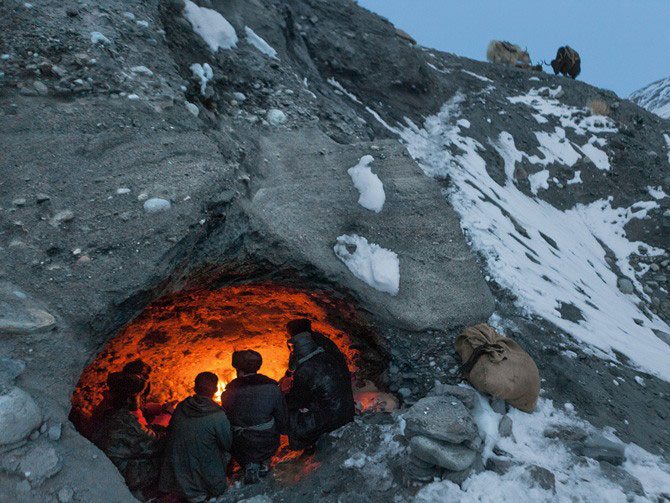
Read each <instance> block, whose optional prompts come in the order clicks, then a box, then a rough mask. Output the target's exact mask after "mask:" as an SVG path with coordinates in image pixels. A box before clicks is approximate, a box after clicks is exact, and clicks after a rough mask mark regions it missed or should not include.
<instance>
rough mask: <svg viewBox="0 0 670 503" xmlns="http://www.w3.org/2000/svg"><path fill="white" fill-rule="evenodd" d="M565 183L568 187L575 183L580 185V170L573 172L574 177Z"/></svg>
mask: <svg viewBox="0 0 670 503" xmlns="http://www.w3.org/2000/svg"><path fill="white" fill-rule="evenodd" d="M565 183H567V184H568V185H574V184H576V183H582V172H581V171H580V170H577V171H575V175H574V176H573V177H572V178H570V180H568V181H567V182H565Z"/></svg>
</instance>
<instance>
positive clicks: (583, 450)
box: [577, 435, 626, 466]
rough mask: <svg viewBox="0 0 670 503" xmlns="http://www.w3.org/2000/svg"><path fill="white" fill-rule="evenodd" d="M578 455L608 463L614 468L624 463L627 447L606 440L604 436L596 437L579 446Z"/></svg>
mask: <svg viewBox="0 0 670 503" xmlns="http://www.w3.org/2000/svg"><path fill="white" fill-rule="evenodd" d="M577 453H578V454H580V455H582V456H586V457H587V458H591V459H595V460H596V461H606V462H608V463H610V464H612V465H614V466H618V465H620V464H621V463H623V462H624V459H625V453H626V447H625V446H624V445H623V444H618V443H615V442H612V441H611V440H608V439H606V438H605V437H603V436H602V435H595V436H592V437H589V438H587V439H586V440H584V442H583V444H582V445H579V446H577Z"/></svg>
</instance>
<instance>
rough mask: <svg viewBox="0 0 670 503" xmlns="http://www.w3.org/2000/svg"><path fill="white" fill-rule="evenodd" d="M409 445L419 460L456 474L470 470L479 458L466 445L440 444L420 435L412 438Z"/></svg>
mask: <svg viewBox="0 0 670 503" xmlns="http://www.w3.org/2000/svg"><path fill="white" fill-rule="evenodd" d="M409 445H410V449H411V451H412V454H413V455H414V456H416V457H417V458H419V459H421V460H423V461H425V462H427V463H432V464H434V465H436V466H440V467H442V468H446V469H447V470H451V471H455V472H457V471H461V470H465V469H466V468H468V467H469V466H470V465H472V463H473V462H474V460H475V457H476V456H477V452H476V451H473V450H472V449H468V448H467V447H465V446H464V445H458V444H450V443H448V442H440V441H439V440H433V439H432V438H427V437H423V436H420V435H417V436H415V437H412V440H411V441H410V444H409Z"/></svg>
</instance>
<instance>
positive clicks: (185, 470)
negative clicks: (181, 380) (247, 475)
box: [159, 372, 232, 503]
mask: <svg viewBox="0 0 670 503" xmlns="http://www.w3.org/2000/svg"><path fill="white" fill-rule="evenodd" d="M218 383H219V378H218V377H217V376H216V374H213V373H211V372H202V373H200V374H198V375H197V377H196V378H195V395H193V396H190V397H188V398H187V399H185V400H183V401H182V402H180V403H179V405H177V408H176V409H175V411H174V414H173V416H172V420H171V421H170V426H169V427H168V431H167V440H166V446H165V455H164V458H163V465H162V467H161V474H160V481H159V489H160V491H161V492H162V493H164V494H166V495H170V496H172V497H174V496H175V495H176V496H181V497H182V498H185V499H186V500H187V501H188V502H189V503H201V502H203V501H207V500H208V499H210V498H218V497H219V496H221V495H223V493H224V491H225V490H226V487H227V485H228V483H227V479H226V468H227V466H228V462H229V461H230V454H229V452H230V446H231V443H232V435H231V431H230V423H229V422H228V418H227V417H226V413H225V412H224V410H223V409H222V408H221V406H219V405H218V404H217V403H216V402H215V401H214V400H213V398H214V394H215V393H216V390H217V385H218Z"/></svg>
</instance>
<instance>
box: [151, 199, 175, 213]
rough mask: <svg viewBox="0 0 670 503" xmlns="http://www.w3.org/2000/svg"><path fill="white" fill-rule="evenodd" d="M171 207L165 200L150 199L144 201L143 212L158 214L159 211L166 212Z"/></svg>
mask: <svg viewBox="0 0 670 503" xmlns="http://www.w3.org/2000/svg"><path fill="white" fill-rule="evenodd" d="M171 207H172V204H170V201H168V200H167V199H161V198H159V197H152V198H151V199H147V200H146V201H144V211H146V212H147V213H158V212H161V211H167V210H169V209H170V208H171Z"/></svg>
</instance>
